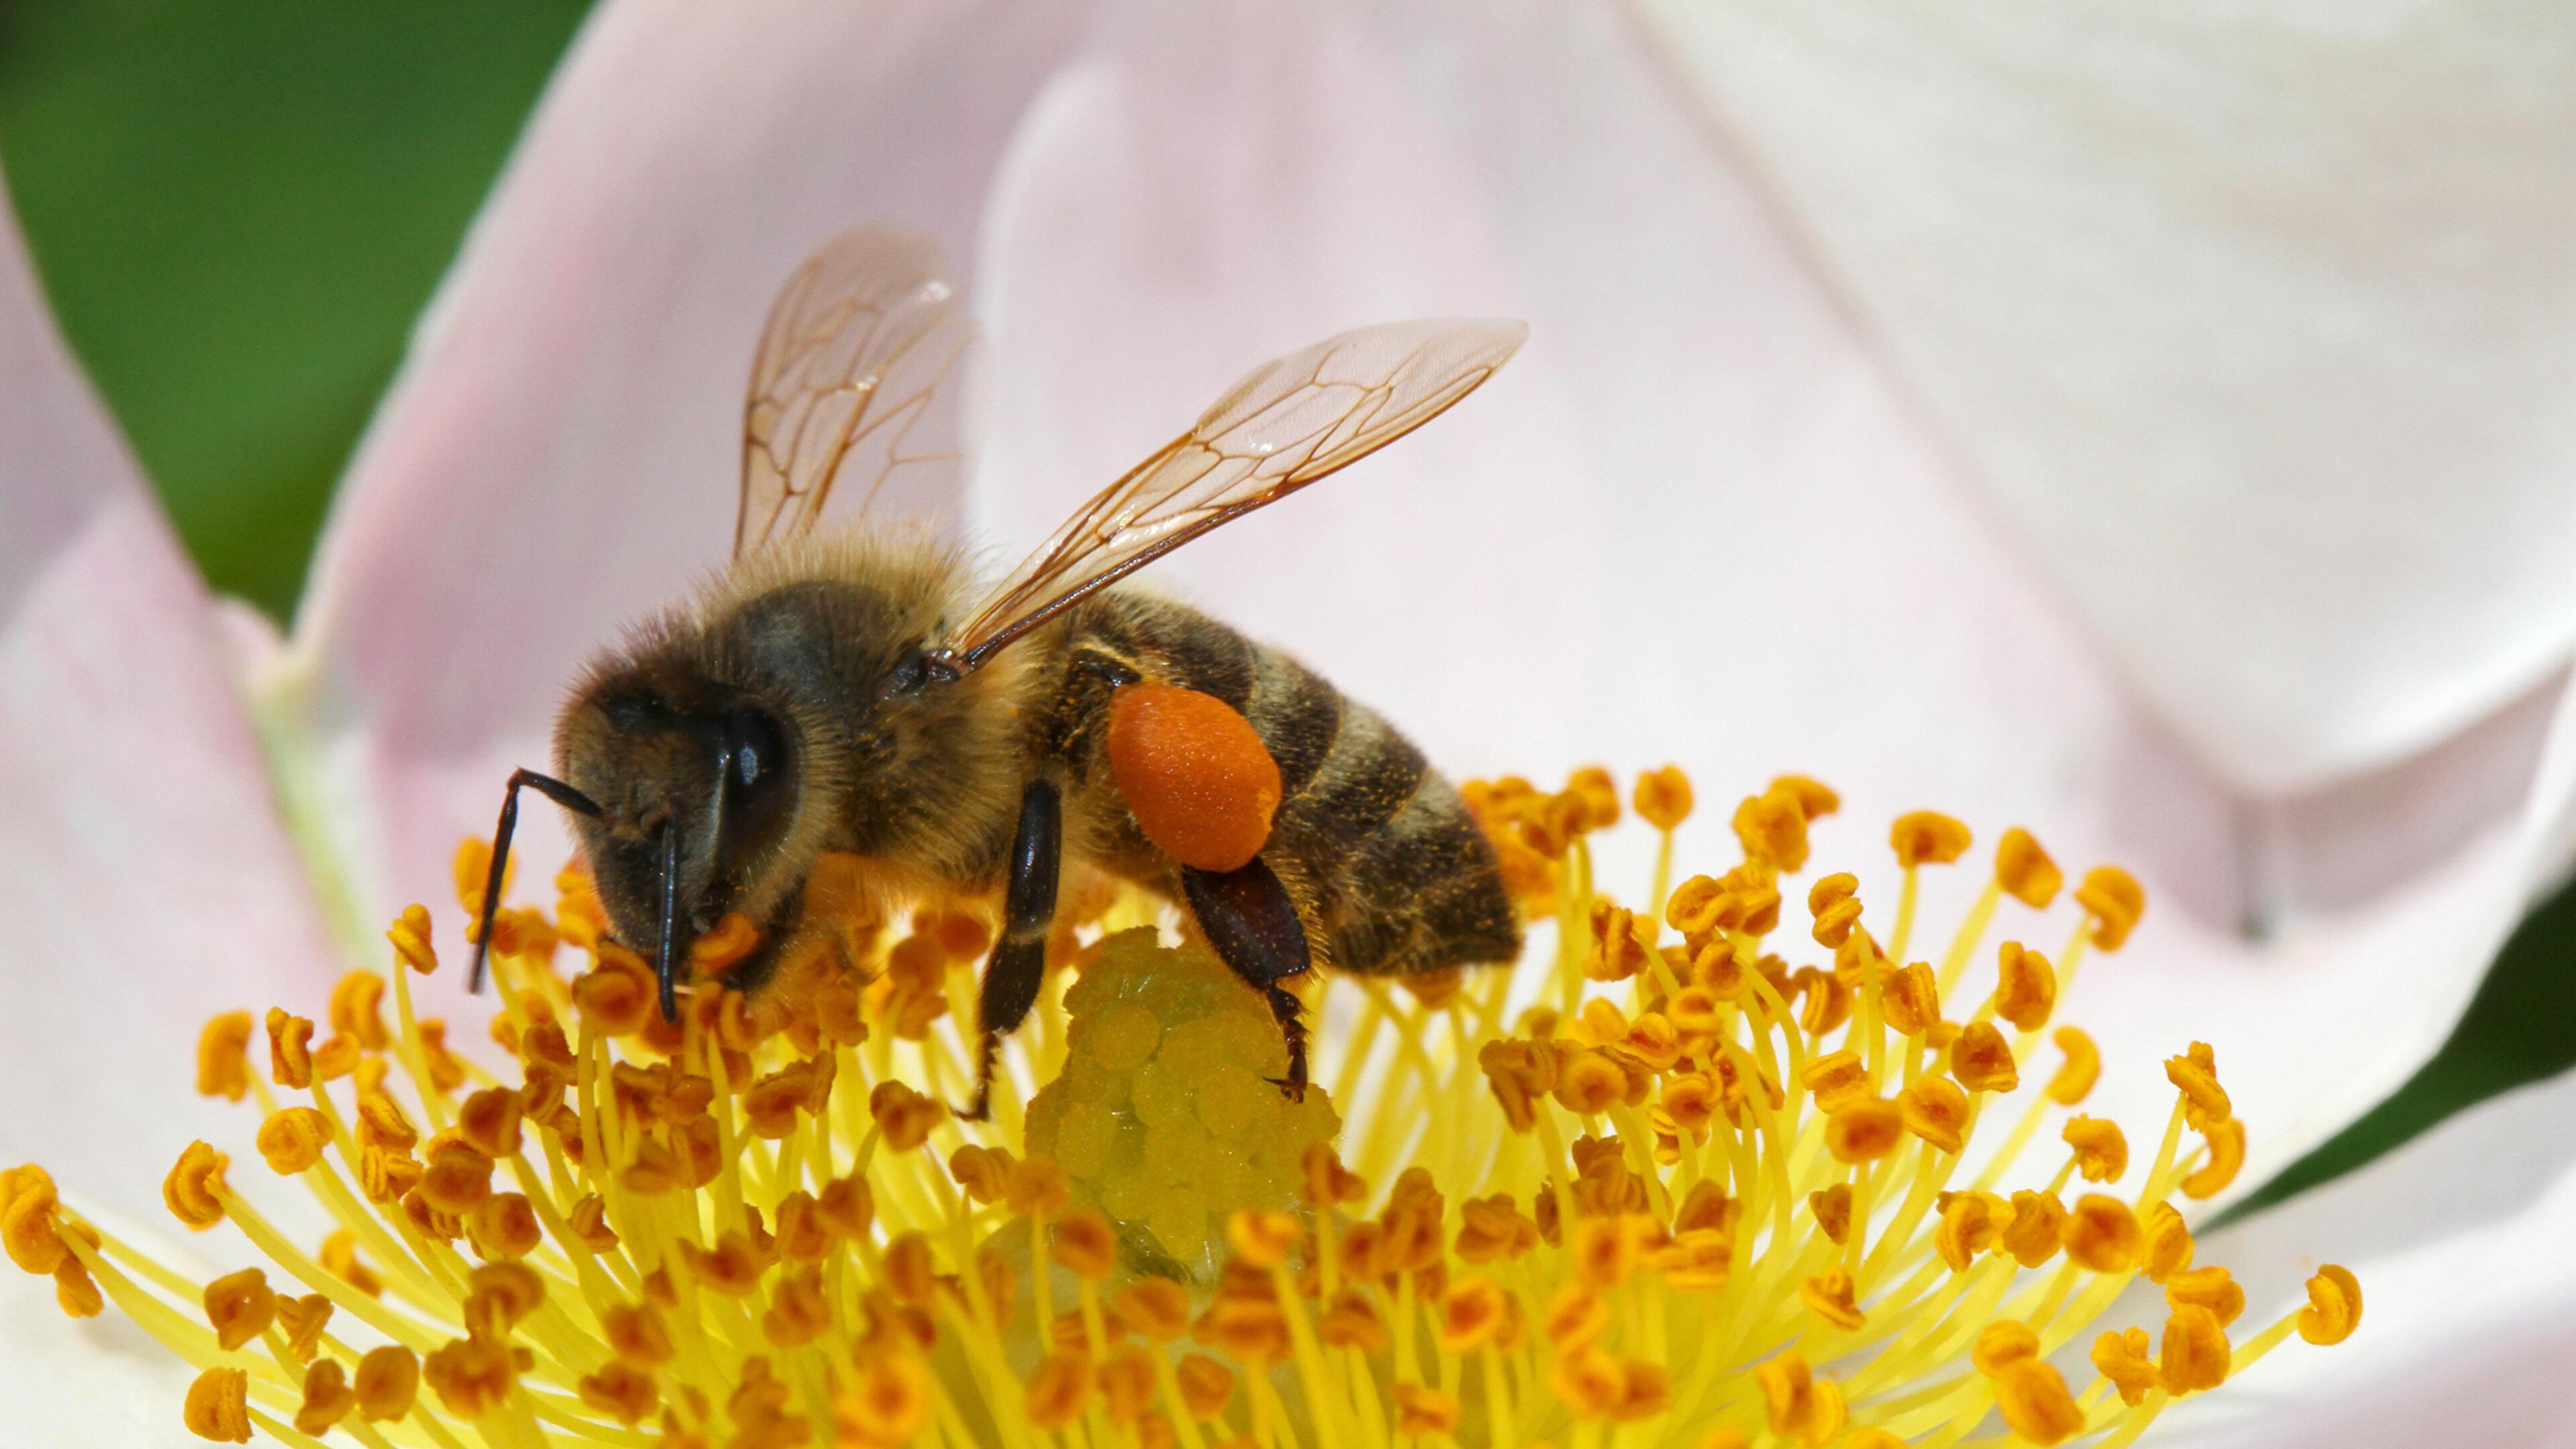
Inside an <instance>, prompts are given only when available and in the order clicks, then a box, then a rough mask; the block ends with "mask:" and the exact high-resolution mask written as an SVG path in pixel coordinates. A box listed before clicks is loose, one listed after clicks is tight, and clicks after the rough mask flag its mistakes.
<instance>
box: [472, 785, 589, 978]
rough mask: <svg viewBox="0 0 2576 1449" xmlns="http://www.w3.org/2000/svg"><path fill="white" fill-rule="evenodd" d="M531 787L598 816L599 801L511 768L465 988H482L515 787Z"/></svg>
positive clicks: (506, 864)
mask: <svg viewBox="0 0 2576 1449" xmlns="http://www.w3.org/2000/svg"><path fill="white" fill-rule="evenodd" d="M522 785H527V786H531V787H533V788H534V789H535V790H536V791H537V793H539V794H541V795H543V796H545V797H546V798H547V799H549V800H552V801H553V802H555V803H556V804H558V805H561V806H562V807H563V808H565V809H566V810H570V811H572V812H573V813H574V814H576V815H587V816H589V817H591V818H592V819H594V820H596V819H598V818H599V813H600V812H599V805H598V803H597V802H596V801H594V800H592V799H591V798H590V797H589V796H587V795H585V794H583V793H581V792H580V791H579V790H576V789H574V788H573V787H571V786H570V785H567V784H565V783H564V782H563V781H561V780H558V779H555V778H553V777H552V776H550V775H540V774H538V773H537V772H536V771H534V770H512V771H511V772H510V788H509V789H508V791H507V792H505V793H504V794H503V795H502V796H501V823H500V824H498V825H495V826H493V827H492V869H491V871H490V872H489V873H488V874H486V875H485V876H484V877H483V920H482V929H481V930H478V931H476V932H475V933H474V970H473V972H472V974H470V975H468V976H467V977H466V978H465V989H466V990H468V991H481V990H482V989H483V962H484V959H485V958H486V957H488V956H490V955H491V953H492V920H493V917H494V916H496V915H498V914H499V913H500V910H501V877H502V876H503V875H504V874H506V873H507V872H508V870H509V868H510V836H511V835H512V833H514V832H515V831H517V830H518V828H519V787H520V786H522Z"/></svg>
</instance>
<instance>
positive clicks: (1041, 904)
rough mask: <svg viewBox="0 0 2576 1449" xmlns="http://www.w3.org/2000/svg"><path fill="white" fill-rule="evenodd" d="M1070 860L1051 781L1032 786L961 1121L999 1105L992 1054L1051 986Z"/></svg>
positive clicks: (1015, 846)
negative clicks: (1050, 934) (969, 1101)
mask: <svg viewBox="0 0 2576 1449" xmlns="http://www.w3.org/2000/svg"><path fill="white" fill-rule="evenodd" d="M1063 858H1064V805H1063V799H1062V797H1061V796H1060V795H1059V794H1058V793H1057V791H1056V787H1055V784H1054V782H1053V781H1050V780H1031V781H1030V782H1029V788H1028V790H1027V791H1026V792H1025V793H1023V794H1022V795H1021V796H1020V830H1019V835H1018V836H1017V838H1015V839H1014V840H1013V841H1012V842H1011V877H1010V882H1009V884H1008V885H1007V887H1006V888H1005V890H1004V893H1003V896H1002V942H1001V944H1000V945H998V946H996V947H994V948H993V959H992V961H991V963H990V964H988V965H987V966H985V968H984V992H983V1000H982V1006H981V1009H980V1010H979V1012H978V1015H979V1016H980V1017H981V1018H982V1020H981V1023H980V1025H981V1026H982V1029H983V1031H982V1035H981V1036H980V1037H979V1038H978V1040H977V1042H976V1046H975V1101H974V1104H973V1105H972V1106H970V1107H967V1108H966V1109H965V1110H963V1111H960V1112H959V1113H958V1114H957V1115H958V1116H960V1117H964V1118H966V1119H967V1120H969V1121H973V1122H981V1121H983V1120H984V1116H985V1114H986V1113H987V1112H988V1111H990V1110H991V1108H992V1102H993V1051H994V1048H995V1047H996V1046H997V1045H999V1044H1000V1042H1001V1039H1002V1038H1003V1036H1004V1035H1006V1034H1008V1033H1009V1032H1010V1031H1011V1030H1012V1029H1014V1028H1016V1027H1017V1026H1018V1025H1019V1024H1020V1023H1021V1022H1022V1021H1025V1020H1027V1018H1028V1014H1029V1008H1030V1007H1032V1006H1034V1005H1036V1004H1037V999H1038V987H1039V986H1040V985H1041V984H1042V983H1043V982H1044V981H1045V980H1046V943H1047V931H1048V929H1049V928H1050V927H1052V926H1053V925H1054V924H1055V887H1056V879H1057V876H1058V875H1059V874H1060V873H1061V871H1060V867H1061V866H1062V863H1063Z"/></svg>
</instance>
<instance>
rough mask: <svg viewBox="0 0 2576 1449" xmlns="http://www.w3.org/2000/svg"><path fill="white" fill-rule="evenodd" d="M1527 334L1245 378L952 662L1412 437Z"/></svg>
mask: <svg viewBox="0 0 2576 1449" xmlns="http://www.w3.org/2000/svg"><path fill="white" fill-rule="evenodd" d="M1528 335H1529V328H1528V327H1526V326H1525V325H1523V324H1521V323H1519V322H1512V321H1505V320H1500V319H1492V318H1442V319H1435V320H1432V321H1424V322H1390V323H1385V324H1382V325H1379V326H1376V327H1362V328H1360V329H1358V330H1356V331H1352V332H1345V333H1342V334H1341V335H1340V336H1338V337H1333V338H1329V339H1327V340H1325V341H1323V342H1319V343H1317V344H1315V345H1314V346H1312V347H1309V348H1307V349H1305V350H1304V351H1302V352H1294V353H1290V354H1289V355H1288V356H1286V357H1282V358H1279V359H1278V360H1276V361H1273V362H1269V363H1265V364H1264V365H1262V366H1261V367H1259V368H1256V369H1254V370H1253V372H1252V373H1251V375H1250V376H1248V377H1246V378H1244V379H1243V380H1242V381H1241V382H1238V383H1236V384H1235V385H1234V386H1233V387H1232V388H1230V389H1228V390H1227V392H1226V394H1225V396H1224V397H1222V398H1220V399H1218V400H1217V403H1216V405H1215V406H1214V407H1211V408H1209V409H1208V410H1207V412H1206V413H1205V414H1204V415H1202V416H1201V417H1200V418H1199V421H1198V425H1197V426H1196V427H1193V428H1191V429H1190V430H1189V431H1188V432H1187V433H1184V434H1183V435H1181V436H1180V437H1178V438H1176V439H1174V440H1172V442H1170V443H1169V444H1166V445H1165V446H1164V447H1163V449H1162V450H1161V451H1159V452H1157V453H1155V454H1154V456H1152V457H1150V458H1147V459H1146V460H1145V461H1144V462H1142V463H1139V464H1137V465H1136V466H1135V467H1134V468H1133V469H1131V470H1129V472H1128V473H1127V476H1125V477H1123V478H1121V479H1119V480H1118V481H1117V482H1116V483H1113V484H1111V485H1110V486H1109V487H1108V488H1107V489H1106V490H1104V491H1103V492H1102V493H1101V494H1100V495H1099V496H1098V497H1096V498H1094V499H1092V500H1091V501H1090V502H1089V503H1087V504H1084V505H1083V507H1082V509H1081V510H1080V511H1079V512H1077V513H1075V514H1074V516H1073V517H1072V518H1070V519H1068V520H1067V521H1066V522H1065V525H1064V526H1063V527H1062V528H1060V529H1057V530H1056V533H1055V536H1054V537H1053V538H1050V539H1048V540H1047V542H1046V545H1045V546H1044V547H1042V548H1040V549H1039V550H1038V551H1037V552H1036V553H1034V554H1032V555H1031V556H1030V557H1029V559H1028V561H1027V562H1026V563H1023V564H1022V565H1020V567H1019V568H1018V569H1017V570H1016V571H1015V572H1013V573H1012V574H1011V576H1010V577H1009V578H1007V579H1005V580H1003V581H1002V583H1001V585H1000V586H999V587H998V588H997V589H995V590H994V592H993V594H992V596H991V598H990V599H989V600H988V601H986V603H985V604H984V605H983V606H982V607H981V608H979V609H978V610H977V611H976V612H975V614H974V616H973V617H972V618H970V619H969V620H967V622H966V625H965V627H964V628H963V629H962V630H961V631H959V633H958V636H957V638H956V639H955V640H954V641H952V642H951V644H950V646H949V653H950V656H951V658H952V660H953V661H954V662H955V663H957V664H958V665H960V666H962V667H965V668H973V667H974V666H976V665H978V664H981V663H983V662H984V661H985V660H986V659H988V658H990V657H991V656H992V654H993V652H994V651H995V650H997V649H1000V648H1001V647H1002V646H1003V645H1005V644H1007V643H1009V642H1010V641H1011V640H1012V639H1014V638H1016V637H1017V636H1019V635H1020V634H1021V633H1023V632H1025V631H1026V630H1028V629H1029V628H1031V627H1032V626H1034V625H1036V624H1038V623H1039V622H1041V621H1042V620H1044V619H1046V618H1047V617H1048V616H1050V615H1052V614H1054V613H1055V612H1057V611H1058V610H1060V609H1062V608H1064V607H1065V606H1067V605H1069V604H1071V603H1073V602H1075V601H1076V600H1078V599H1081V598H1082V597H1084V596H1085V595H1087V594H1089V593H1091V592H1092V591H1093V590H1095V589H1098V588H1101V587H1103V586H1105V585H1107V584H1109V583H1112V582H1114V581H1115V580H1117V579H1119V578H1121V577H1124V576H1125V575H1127V574H1129V573H1132V572H1134V571H1135V570H1137V569H1139V568H1142V567H1143V566H1144V565H1145V564H1147V563H1149V562H1151V561H1152V560H1154V559H1155V558H1158V557H1160V556H1161V555H1163V554H1166V553H1169V552H1170V551H1172V550H1173V549H1175V548H1178V547H1180V546H1181V545H1182V544H1184V543H1187V542H1189V541H1190V540H1191V539H1193V538H1196V537H1198V536H1199V535H1200V534H1202V533H1205V532H1207V531H1208V530H1209V529H1211V528H1214V527H1216V526H1217V525H1219V524H1221V523H1224V522H1226V521H1227V520H1229V519H1232V518H1236V517H1239V516H1241V515H1243V514H1245V513H1249V512H1251V511H1252V510H1253V509H1256V508H1259V507H1261V506H1262V505H1263V504H1265V503H1273V502H1276V501H1278V500H1279V499H1281V498H1284V497H1286V496H1288V495H1289V494H1291V493H1294V492H1296V491H1297V490H1298V489H1300V488H1303V487H1305V486H1306V485H1307V484H1309V483H1312V482H1314V481H1315V480H1316V479H1318V478H1321V477H1323V476H1325V475H1326V474H1328V473H1332V472H1334V471H1336V470H1338V469H1341V468H1345V467H1348V466H1349V465H1351V464H1352V463H1356V462H1358V461H1359V460H1360V459H1362V458H1364V457H1367V456H1368V455H1369V454H1371V453H1373V452H1376V451H1377V450H1378V449H1380V448H1383V447H1385V446H1386V445H1387V444H1389V443H1392V442H1394V441H1395V440H1396V439H1398V438H1400V437H1403V436H1404V435H1405V434H1407V433H1409V432H1412V431H1413V430H1414V429H1415V428H1418V427H1420V426H1422V425H1423V424H1424V423H1427V422H1429V421H1430V420H1431V419H1432V418H1434V417H1437V416H1438V415H1439V414H1440V412H1441V411H1442V410H1443V409H1445V408H1447V407H1448V406H1449V405H1450V404H1451V403H1454V402H1456V401H1457V400H1458V399H1460V398H1462V397H1465V396H1466V395H1467V394H1468V393H1470V392H1473V391H1475V390H1476V387H1477V385H1478V384H1480V383H1482V382H1483V381H1484V380H1485V379H1486V378H1488V377H1491V376H1492V375H1493V373H1494V369H1496V368H1498V367H1500V366H1502V365H1503V363H1504V361H1505V360H1506V359H1508V358H1510V356H1511V355H1512V353H1513V352H1515V351H1517V350H1518V349H1519V347H1520V345H1521V340H1522V339H1523V338H1525V337H1527V336H1528Z"/></svg>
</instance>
